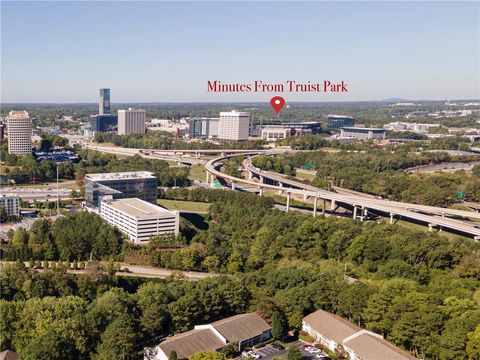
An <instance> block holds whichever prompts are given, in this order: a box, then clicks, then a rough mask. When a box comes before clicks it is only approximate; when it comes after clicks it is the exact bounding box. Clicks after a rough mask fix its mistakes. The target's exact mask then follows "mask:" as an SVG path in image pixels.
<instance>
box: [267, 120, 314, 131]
mask: <svg viewBox="0 0 480 360" xmlns="http://www.w3.org/2000/svg"><path fill="white" fill-rule="evenodd" d="M295 126H321V123H320V122H319V121H299V122H292V121H289V122H277V123H272V124H265V125H263V126H262V129H267V128H282V127H283V128H285V127H295Z"/></svg>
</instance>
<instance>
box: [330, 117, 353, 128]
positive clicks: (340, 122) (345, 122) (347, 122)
mask: <svg viewBox="0 0 480 360" xmlns="http://www.w3.org/2000/svg"><path fill="white" fill-rule="evenodd" d="M354 125H355V119H354V118H352V117H350V116H338V115H336V116H328V118H327V129H329V130H339V129H341V128H343V127H346V126H354Z"/></svg>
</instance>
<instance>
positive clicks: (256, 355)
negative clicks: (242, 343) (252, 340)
mask: <svg viewBox="0 0 480 360" xmlns="http://www.w3.org/2000/svg"><path fill="white" fill-rule="evenodd" d="M248 355H249V356H250V357H252V358H254V359H260V358H261V356H260V354H258V353H256V352H255V351H253V350H250V351H249V352H248Z"/></svg>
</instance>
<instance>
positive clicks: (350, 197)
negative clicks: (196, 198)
mask: <svg viewBox="0 0 480 360" xmlns="http://www.w3.org/2000/svg"><path fill="white" fill-rule="evenodd" d="M244 155H245V156H255V155H258V152H245V153H244ZM232 156H235V155H227V156H221V157H217V158H215V159H212V160H210V161H208V162H207V164H206V165H205V167H206V170H207V173H208V174H209V175H207V176H208V177H209V178H210V179H211V177H212V176H214V177H217V178H220V179H224V180H226V181H228V182H231V183H232V189H235V188H236V186H237V184H246V185H249V186H256V187H258V189H259V191H260V194H261V193H262V192H263V189H265V188H267V189H271V190H276V191H282V192H285V193H286V194H287V207H286V208H287V210H288V209H289V203H290V196H291V195H292V194H298V195H302V196H303V197H304V198H313V199H314V210H313V214H314V215H315V214H316V207H317V201H318V200H321V201H324V202H326V201H328V202H329V203H330V206H331V209H332V210H334V209H335V208H336V207H337V206H341V207H343V208H345V209H347V210H351V211H352V215H353V217H354V218H359V219H361V220H365V219H367V218H368V216H369V214H372V215H373V214H374V215H382V216H387V217H390V221H391V222H392V223H393V221H394V220H395V219H400V218H401V219H403V220H407V221H412V222H416V223H420V224H423V225H426V226H428V227H429V228H430V229H434V228H437V229H439V230H442V229H443V230H450V231H453V232H456V233H460V234H464V235H468V236H472V237H474V238H475V239H477V240H478V239H480V223H475V222H472V221H468V220H466V219H468V218H476V219H480V214H479V213H476V212H473V211H472V212H470V211H464V210H455V209H448V208H440V207H434V206H424V205H417V204H409V203H402V202H396V201H388V200H383V199H376V198H372V197H369V196H365V195H364V194H361V195H359V194H355V193H348V192H344V193H339V192H334V191H327V190H324V189H320V188H316V187H314V186H311V185H306V184H303V183H301V182H297V181H293V180H290V179H286V178H284V177H283V176H280V175H278V174H276V173H272V172H267V171H262V170H260V169H257V168H255V167H254V166H252V165H251V162H250V159H248V158H247V159H246V160H245V162H244V167H245V169H246V170H247V171H248V173H249V175H250V176H249V178H250V179H242V178H237V177H233V176H230V175H227V174H224V173H222V172H220V171H219V170H218V169H217V168H218V167H219V165H220V164H221V161H222V160H224V159H226V158H229V157H232ZM253 177H257V178H258V179H259V181H258V182H257V181H254V179H253ZM210 179H209V180H210ZM323 208H325V206H324V207H323Z"/></svg>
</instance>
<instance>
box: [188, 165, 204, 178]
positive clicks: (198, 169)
mask: <svg viewBox="0 0 480 360" xmlns="http://www.w3.org/2000/svg"><path fill="white" fill-rule="evenodd" d="M188 178H189V179H192V180H198V181H205V178H206V175H205V167H204V166H203V165H192V166H191V167H190V172H189V174H188Z"/></svg>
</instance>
